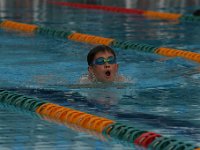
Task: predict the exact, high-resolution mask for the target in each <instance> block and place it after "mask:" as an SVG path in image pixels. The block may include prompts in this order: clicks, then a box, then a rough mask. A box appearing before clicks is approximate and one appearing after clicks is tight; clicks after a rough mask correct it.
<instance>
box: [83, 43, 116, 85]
mask: <svg viewBox="0 0 200 150" xmlns="http://www.w3.org/2000/svg"><path fill="white" fill-rule="evenodd" d="M87 62H88V71H89V74H90V78H91V80H96V81H99V82H113V81H114V80H115V78H116V76H117V72H118V64H117V61H116V54H115V52H114V50H113V49H111V48H110V47H108V46H105V45H98V46H96V47H94V48H92V49H91V50H90V52H89V53H88V56H87Z"/></svg>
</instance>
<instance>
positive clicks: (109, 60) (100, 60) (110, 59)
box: [92, 56, 116, 65]
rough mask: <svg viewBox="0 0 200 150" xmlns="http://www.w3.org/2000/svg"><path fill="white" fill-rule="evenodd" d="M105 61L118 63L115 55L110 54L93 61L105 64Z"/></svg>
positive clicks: (96, 63) (94, 63)
mask: <svg viewBox="0 0 200 150" xmlns="http://www.w3.org/2000/svg"><path fill="white" fill-rule="evenodd" d="M105 63H108V64H116V58H115V57H114V56H110V57H108V58H107V59H105V58H103V57H99V58H97V59H96V60H95V61H94V62H93V63H92V65H104V64H105Z"/></svg>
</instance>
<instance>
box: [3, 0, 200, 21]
mask: <svg viewBox="0 0 200 150" xmlns="http://www.w3.org/2000/svg"><path fill="white" fill-rule="evenodd" d="M66 1H67V0H66ZM69 1H70V0H69ZM71 2H80V3H88V4H101V5H110V6H120V7H126V8H139V9H145V10H165V9H169V8H171V10H172V12H178V13H188V12H186V11H189V13H190V14H191V13H192V12H193V11H194V10H184V7H186V6H187V7H194V9H197V8H195V7H197V6H199V5H200V1H199V0H189V1H188V0H182V1H179V0H159V1H158V0H152V1H146V0H134V1H131V0H124V1H121V0H115V2H114V3H113V1H107V0H94V1H90V0H87V1H85V0H76V1H74V0H73V1H71ZM10 10H12V11H10ZM54 11H56V9H55V8H54V7H53V6H51V5H48V1H47V0H34V1H33V0H23V3H22V2H21V0H12V1H8V0H1V1H0V17H1V19H10V18H11V19H15V20H26V22H33V21H34V22H37V21H39V20H40V21H41V20H43V21H45V20H48V19H47V18H49V17H51V15H53V13H54ZM48 13H50V14H51V15H50V16H49V15H48ZM63 13H65V12H64V11H63ZM60 15H62V14H60Z"/></svg>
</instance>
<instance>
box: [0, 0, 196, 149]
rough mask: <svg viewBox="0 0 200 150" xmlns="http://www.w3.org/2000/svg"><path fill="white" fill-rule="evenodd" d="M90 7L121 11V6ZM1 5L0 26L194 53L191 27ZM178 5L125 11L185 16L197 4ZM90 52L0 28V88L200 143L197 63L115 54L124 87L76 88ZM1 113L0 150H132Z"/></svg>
mask: <svg viewBox="0 0 200 150" xmlns="http://www.w3.org/2000/svg"><path fill="white" fill-rule="evenodd" d="M77 2H78V1H77ZM96 2H97V3H99V4H104V5H114V4H116V5H118V6H124V7H125V6H126V5H125V3H124V2H120V1H115V3H110V2H104V1H99V2H98V1H96ZM0 4H1V5H0V7H1V9H0V16H1V19H2V20H3V19H9V20H13V21H18V22H24V23H30V24H31V23H32V24H37V25H40V26H45V27H52V28H56V29H62V30H67V31H77V32H81V33H86V34H92V35H97V36H102V37H108V38H115V39H119V40H124V41H126V40H130V41H133V42H138V43H144V44H150V45H154V46H156V47H171V48H176V49H185V50H188V51H194V52H200V50H199V48H200V45H199V43H200V38H199V35H200V29H199V24H198V23H177V22H174V21H166V20H158V19H150V18H145V17H142V16H139V15H130V14H118V13H112V12H104V11H98V10H86V9H74V8H69V7H62V6H54V5H51V4H48V2H47V1H45V0H36V1H34V2H33V1H31V0H26V1H24V3H21V1H19V0H14V1H12V2H9V1H6V0H2V1H1V2H0ZM159 4H160V5H159ZM185 4H186V5H183V4H181V3H180V2H179V1H178V0H176V1H170V0H166V1H165V3H164V4H162V1H160V3H154V2H153V1H152V2H149V4H148V6H149V7H147V5H146V4H145V1H140V3H139V1H136V0H135V1H134V2H132V3H131V4H130V5H129V7H132V8H139V9H146V10H155V11H166V12H175V13H184V14H191V13H192V11H193V10H195V9H197V4H198V1H191V2H190V3H189V2H187V3H186V2H185ZM172 6H173V7H172ZM93 46H94V45H90V44H86V43H79V42H73V41H69V40H67V39H61V38H55V37H49V36H42V35H31V34H27V33H21V32H14V31H7V30H2V29H0V54H1V55H0V88H2V89H7V90H11V91H15V92H18V93H21V94H24V95H27V96H31V97H36V98H39V99H41V100H47V101H50V102H53V103H57V104H60V105H63V106H67V107H71V108H74V109H77V110H80V111H84V112H87V113H91V114H95V115H97V116H103V117H106V118H109V119H112V120H116V121H118V122H123V123H126V124H128V125H131V126H134V127H136V128H138V129H143V130H147V131H153V132H156V133H159V134H161V135H163V136H167V137H173V138H176V139H180V140H182V141H184V142H186V141H187V142H193V143H195V144H199V145H200V128H199V125H200V121H199V97H200V94H199V91H200V86H199V85H200V84H199V83H200V81H199V79H200V72H199V70H200V69H199V64H198V63H195V62H192V61H189V60H186V59H182V58H173V59H166V57H163V56H159V55H156V54H148V53H142V52H137V51H135V50H123V49H119V48H116V49H115V51H116V53H117V56H118V63H119V66H120V68H119V73H120V74H123V75H124V76H125V77H126V78H128V79H129V81H130V82H129V83H124V84H123V83H122V84H112V85H80V84H79V79H80V77H81V76H82V75H83V74H85V73H87V62H86V56H87V53H88V51H89V49H91V48H92V47H93ZM0 108H1V109H0V118H1V119H0V146H1V149H2V150H18V149H20V150H22V149H41V150H46V149H61V150H62V149H81V150H82V149H98V150H102V149H109V150H110V149H113V150H115V149H116V150H118V149H120V150H125V149H135V148H134V147H131V146H128V145H126V144H124V143H120V142H119V141H115V140H114V141H103V140H101V139H99V137H98V136H97V137H96V136H94V135H91V134H90V133H87V132H78V131H74V130H72V129H71V128H69V127H66V126H64V125H58V124H56V123H52V122H48V121H44V120H42V119H39V118H36V117H34V115H33V114H28V113H25V112H23V111H21V110H16V109H14V108H12V107H8V106H7V107H6V106H4V105H2V106H0Z"/></svg>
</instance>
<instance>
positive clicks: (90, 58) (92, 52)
mask: <svg viewBox="0 0 200 150" xmlns="http://www.w3.org/2000/svg"><path fill="white" fill-rule="evenodd" d="M99 52H110V53H111V54H113V56H114V57H116V54H115V52H114V50H113V49H112V48H110V47H109V46H106V45H98V46H96V47H94V48H92V49H91V50H90V52H89V53H88V55H87V62H88V66H91V65H92V63H93V61H94V57H95V55H96V54H97V53H99Z"/></svg>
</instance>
